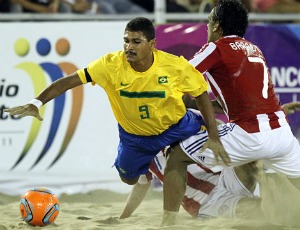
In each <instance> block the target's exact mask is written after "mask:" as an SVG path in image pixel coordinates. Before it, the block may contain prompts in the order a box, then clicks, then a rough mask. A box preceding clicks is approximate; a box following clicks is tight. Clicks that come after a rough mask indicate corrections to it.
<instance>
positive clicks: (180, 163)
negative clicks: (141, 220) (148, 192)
mask: <svg viewBox="0 0 300 230" xmlns="http://www.w3.org/2000/svg"><path fill="white" fill-rule="evenodd" d="M169 151H170V152H169V155H168V158H167V165H166V168H165V172H164V183H163V194H164V214H163V220H162V223H161V226H171V225H175V224H176V217H177V213H178V211H179V208H180V204H181V201H182V200H183V197H184V194H185V190H186V180H187V166H188V165H189V164H192V163H195V162H193V161H192V160H191V159H190V158H189V157H188V156H186V154H185V153H184V152H183V151H182V150H181V148H180V146H179V145H176V146H175V147H172V148H170V149H169Z"/></svg>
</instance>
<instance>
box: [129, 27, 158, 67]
mask: <svg viewBox="0 0 300 230" xmlns="http://www.w3.org/2000/svg"><path fill="white" fill-rule="evenodd" d="M154 47H155V39H152V40H151V41H148V40H147V38H146V36H145V35H144V34H143V33H142V32H140V31H138V32H137V31H125V33H124V51H125V53H126V58H127V61H128V62H129V63H136V62H139V61H143V60H145V59H148V58H151V57H152V49H153V48H154Z"/></svg>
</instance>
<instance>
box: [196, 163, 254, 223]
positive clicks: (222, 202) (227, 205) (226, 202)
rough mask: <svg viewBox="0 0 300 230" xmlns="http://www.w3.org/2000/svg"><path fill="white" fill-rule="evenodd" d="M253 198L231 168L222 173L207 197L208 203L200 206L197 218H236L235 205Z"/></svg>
mask: <svg viewBox="0 0 300 230" xmlns="http://www.w3.org/2000/svg"><path fill="white" fill-rule="evenodd" d="M253 197H255V196H254V195H253V194H252V193H251V192H250V191H249V190H248V189H247V188H246V187H245V186H244V185H243V184H242V183H241V181H240V180H239V179H238V178H237V176H236V174H235V172H234V170H233V169H232V168H226V169H224V170H223V171H222V173H221V175H220V179H219V182H218V184H217V185H216V187H215V188H214V189H213V190H212V192H211V193H210V195H209V197H208V202H207V203H205V204H204V205H203V206H201V208H200V210H199V218H207V217H218V216H221V217H226V218H236V213H235V209H236V205H237V203H238V201H239V200H240V199H242V198H253Z"/></svg>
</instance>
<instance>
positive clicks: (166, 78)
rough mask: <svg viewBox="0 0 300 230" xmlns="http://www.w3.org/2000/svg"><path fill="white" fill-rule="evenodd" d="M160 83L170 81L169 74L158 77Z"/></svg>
mask: <svg viewBox="0 0 300 230" xmlns="http://www.w3.org/2000/svg"><path fill="white" fill-rule="evenodd" d="M158 83H159V84H165V83H168V77H167V76H161V77H158Z"/></svg>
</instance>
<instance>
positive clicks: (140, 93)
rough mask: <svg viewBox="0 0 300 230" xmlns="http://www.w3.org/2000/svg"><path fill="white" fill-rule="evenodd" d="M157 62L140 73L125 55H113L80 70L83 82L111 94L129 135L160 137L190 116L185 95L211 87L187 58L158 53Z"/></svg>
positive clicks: (123, 126) (155, 57) (108, 55)
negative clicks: (90, 83) (184, 117)
mask: <svg viewBox="0 0 300 230" xmlns="http://www.w3.org/2000/svg"><path fill="white" fill-rule="evenodd" d="M153 54H154V62H153V64H152V66H151V67H150V68H149V69H148V70H147V71H145V72H137V71H135V70H134V69H133V68H132V67H131V66H130V63H128V62H127V60H126V56H125V52H124V51H119V52H114V53H109V54H107V55H105V56H103V57H101V58H99V59H98V60H96V61H94V62H91V63H90V64H89V65H88V67H87V68H85V69H80V70H78V71H77V73H78V75H79V77H80V79H81V81H82V83H84V84H85V83H87V82H92V83H95V84H98V85H99V86H101V87H102V88H103V89H104V90H105V91H106V93H107V95H108V98H109V101H110V104H111V107H112V110H113V113H114V115H115V117H116V119H117V122H118V123H119V124H120V125H121V127H122V128H123V129H124V130H125V131H126V132H128V133H131V134H135V135H142V136H152V135H157V134H160V133H162V132H164V131H165V130H167V129H168V128H169V127H170V126H171V125H173V124H176V123H177V122H178V121H179V120H180V119H181V118H182V117H183V116H184V114H185V113H186V108H185V105H184V103H183V100H182V96H183V94H184V93H189V94H191V95H192V96H194V97H197V96H199V95H201V94H202V93H203V92H205V91H207V89H208V84H207V82H206V81H205V79H204V77H203V75H202V74H201V73H200V72H198V71H197V70H196V69H195V68H194V67H193V66H192V65H191V64H189V62H188V61H187V60H186V59H184V58H183V57H178V56H175V55H172V54H169V53H166V52H163V51H160V50H156V49H155V50H154V51H153Z"/></svg>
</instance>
